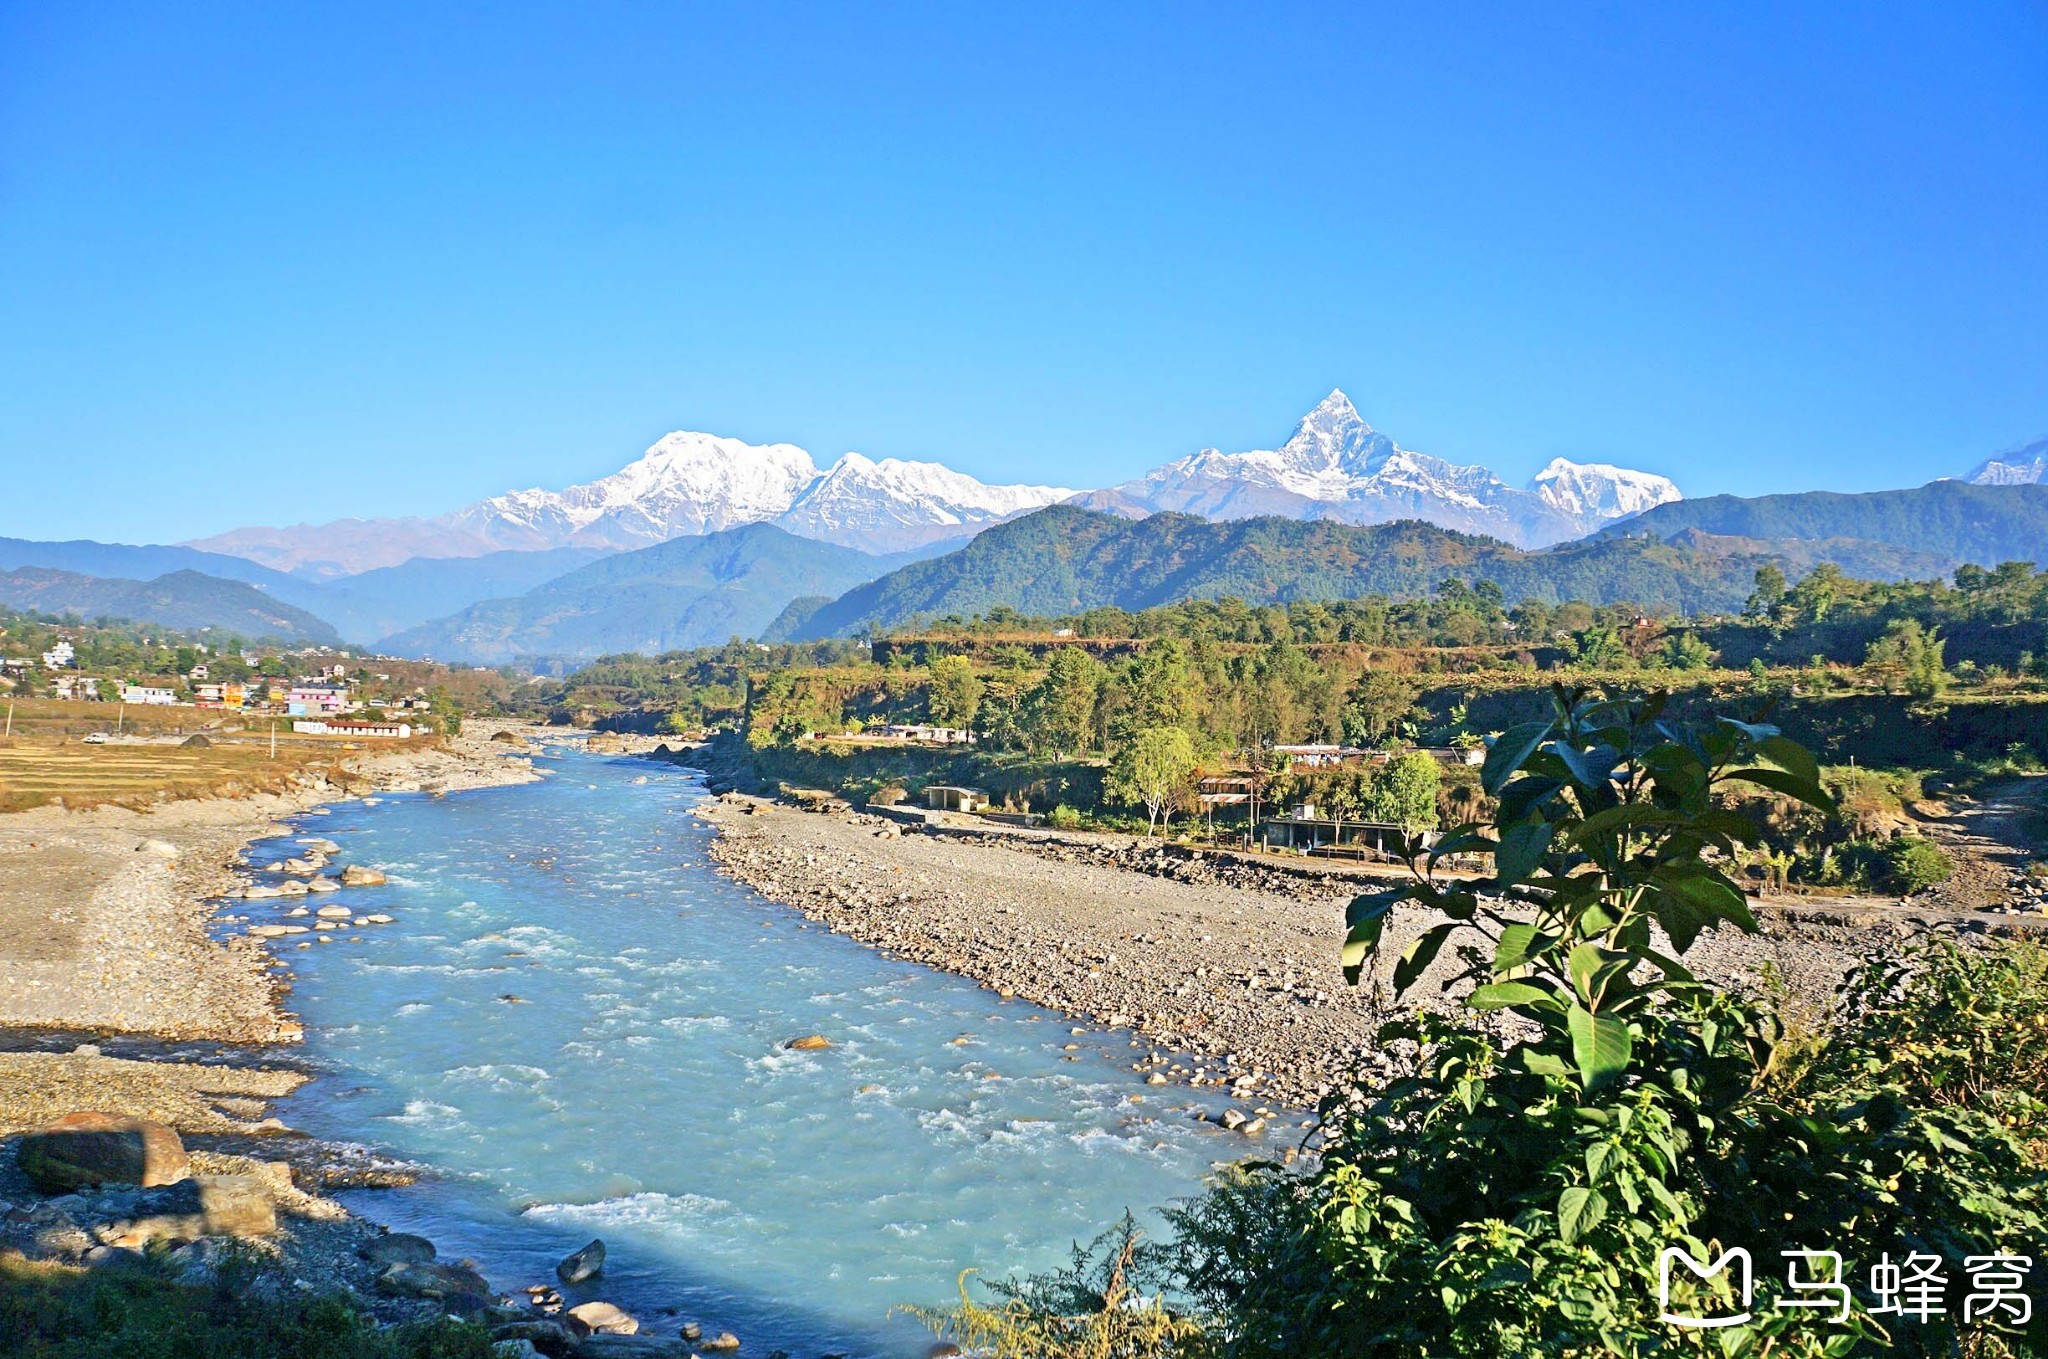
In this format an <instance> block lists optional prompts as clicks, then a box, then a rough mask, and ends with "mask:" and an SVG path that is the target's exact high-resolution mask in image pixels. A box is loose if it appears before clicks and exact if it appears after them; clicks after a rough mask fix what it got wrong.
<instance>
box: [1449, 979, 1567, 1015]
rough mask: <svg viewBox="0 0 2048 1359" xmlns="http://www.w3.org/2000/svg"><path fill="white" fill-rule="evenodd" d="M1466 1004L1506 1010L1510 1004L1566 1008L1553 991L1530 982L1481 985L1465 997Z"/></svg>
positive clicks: (1480, 1008) (1473, 1006)
mask: <svg viewBox="0 0 2048 1359" xmlns="http://www.w3.org/2000/svg"><path fill="white" fill-rule="evenodd" d="M1465 1004H1466V1005H1467V1006H1469V1007H1470V1008H1472V1009H1474V1010H1505V1009H1506V1008H1508V1006H1510V1005H1535V1006H1539V1007H1541V1008H1543V1009H1546V1010H1562V1009H1563V1008H1564V1003H1563V1002H1562V1001H1560V1000H1559V999H1558V998H1557V996H1556V995H1555V994H1554V993H1553V992H1551V991H1549V990H1547V989H1545V988H1544V987H1541V986H1532V985H1530V984H1529V983H1528V982H1494V983H1493V984H1492V985H1490V986H1482V987H1479V988H1478V989H1477V990H1475V991H1473V993H1472V994H1471V995H1469V996H1467V997H1465Z"/></svg>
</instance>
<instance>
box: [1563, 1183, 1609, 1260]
mask: <svg viewBox="0 0 2048 1359" xmlns="http://www.w3.org/2000/svg"><path fill="white" fill-rule="evenodd" d="M1606 1218H1607V1196H1606V1195H1605V1194H1602V1193H1601V1192H1600V1191H1599V1190H1597V1189H1588V1188H1586V1187H1585V1186H1584V1185H1578V1184H1575V1185H1573V1186H1572V1187H1571V1188H1570V1189H1567V1190H1565V1191H1564V1192H1563V1193H1562V1194H1559V1195H1558V1196H1557V1232H1558V1235H1559V1236H1562V1237H1563V1238H1564V1242H1565V1244H1566V1245H1568V1246H1569V1245H1572V1244H1574V1243H1575V1242H1577V1241H1578V1240H1579V1238H1580V1237H1582V1236H1584V1235H1585V1234H1586V1233H1587V1232H1590V1231H1592V1230H1593V1229H1594V1228H1595V1227H1597V1226H1599V1225H1600V1224H1601V1223H1602V1222H1603V1221H1605V1220H1606Z"/></svg>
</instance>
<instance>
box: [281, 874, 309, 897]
mask: <svg viewBox="0 0 2048 1359" xmlns="http://www.w3.org/2000/svg"><path fill="white" fill-rule="evenodd" d="M311 890H312V889H311V888H309V887H307V886H306V884H305V883H303V882H300V881H299V880H298V879H297V878H293V879H292V880H291V881H290V882H281V883H279V884H278V885H277V894H278V895H279V896H281V897H302V896H304V895H306V893H307V892H309V891H311Z"/></svg>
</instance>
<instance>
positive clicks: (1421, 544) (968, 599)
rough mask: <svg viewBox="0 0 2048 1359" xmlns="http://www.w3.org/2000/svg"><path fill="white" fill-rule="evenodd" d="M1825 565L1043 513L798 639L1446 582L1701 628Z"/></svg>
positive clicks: (1416, 533)
mask: <svg viewBox="0 0 2048 1359" xmlns="http://www.w3.org/2000/svg"><path fill="white" fill-rule="evenodd" d="M1821 555H1823V554H1816V553H1815V552H1814V551H1813V550H1812V549H1811V547H1810V546H1807V545H1799V544H1763V543H1754V542H1722V541H1718V540H1715V539H1713V538H1710V537H1707V536H1705V535H1698V534H1695V535H1691V536H1689V537H1688V538H1686V539H1684V540H1681V541H1677V542H1664V541H1660V540H1657V539H1651V538H1643V537H1615V538H1610V539H1598V540H1591V541H1587V542H1581V543H1573V544H1568V545H1566V546H1564V547H1560V548H1553V549H1551V550H1549V551H1545V552H1525V551H1522V550H1520V549H1518V548H1514V547H1510V546H1508V545H1507V544H1506V543H1502V542H1499V541H1497V540H1495V539H1492V538H1481V537H1476V536H1473V535H1471V534H1464V533H1455V532H1452V531H1450V530H1448V529H1440V528H1436V527H1434V526H1432V525H1429V524H1423V523H1419V522H1416V521H1413V520H1404V521H1402V522H1399V523H1393V524H1375V525H1370V526H1366V527H1359V526H1356V525H1351V524H1339V523H1334V522H1330V521H1326V520H1314V521H1306V522H1304V521H1301V520H1294V519H1277V518H1267V519H1239V520H1230V521H1227V522H1222V523H1211V522H1209V521H1207V520H1203V519H1197V518H1194V517H1192V516H1189V515H1181V514H1160V515H1154V516H1152V517H1151V518H1149V519H1141V520H1130V519H1122V518H1117V517H1115V516H1111V515H1106V514H1097V513H1095V512H1093V511H1090V510H1084V509H1080V508H1078V507H1076V506H1072V505H1055V506H1053V507H1051V508H1049V509H1044V510H1040V511H1038V512H1037V513H1035V514H1030V515H1026V516H1024V517H1023V518H1021V519H1015V520H1012V521H1011V522H1009V523H1007V524H1002V525H999V526H997V527H995V528H992V529H989V530H988V531H986V532H984V533H983V534H981V536H979V537H978V538H976V539H975V540H974V541H973V542H972V543H969V544H968V545H967V546H966V547H964V548H962V549H960V550H959V551H957V552H954V553H951V554H949V555H947V556H944V557H938V558H935V559H933V560H930V561H923V562H915V563H912V564H911V565H909V566H905V567H903V568H902V569H900V570H897V571H894V572H891V573H890V574H888V575H886V576H883V577H881V578H880V579H878V580H874V581H870V582H868V583H867V584H864V585H861V586H859V587H857V588H855V589H853V590H851V591H849V592H848V593H847V594H845V595H844V596H842V597H841V598H839V599H836V600H834V601H833V602H832V603H831V604H829V605H826V606H825V607H823V608H821V609H818V610H817V611H816V612H814V613H812V614H811V615H810V617H809V618H808V619H807V620H805V621H804V623H803V625H802V627H801V629H800V630H799V631H798V632H797V633H796V634H795V635H797V636H799V637H833V636H848V635H851V634H854V633H858V632H861V631H863V630H867V629H871V628H890V627H898V626H901V625H904V624H907V623H911V622H913V621H916V620H919V619H930V618H942V617H946V616H948V615H959V616H962V617H965V616H968V615H972V614H976V613H986V612H988V611H989V610H990V609H993V608H996V607H998V606H1007V607H1009V608H1012V609H1015V610H1018V611H1019V612H1022V613H1026V614H1035V615H1043V616H1047V617H1057V616H1061V615H1066V614H1072V613H1077V612H1080V611H1082V610H1085V609H1091V608H1101V607H1106V606H1114V607H1117V608H1123V609H1144V608H1150V607H1153V606H1155V605H1160V604H1169V603H1172V602H1174V601H1175V600H1180V599H1215V598H1219V597H1222V596H1225V595H1231V596H1236V597H1238V598H1242V599H1245V600H1249V601H1252V602H1254V603H1283V604H1284V603H1288V602H1290V601H1293V600H1330V599H1353V598H1358V597H1360V596H1363V595H1385V596H1388V597H1390V598H1395V599H1403V598H1409V599H1412V598H1417V597H1420V596H1422V595H1426V594H1427V593H1428V592H1429V591H1430V590H1431V589H1432V588H1434V587H1435V586H1436V585H1437V584H1438V583H1439V582H1441V581H1442V580H1443V579H1444V577H1446V576H1453V575H1454V576H1458V577H1460V578H1462V579H1464V580H1467V581H1470V582H1473V583H1477V582H1479V581H1491V582H1493V583H1494V584H1496V585H1498V586H1499V587H1500V588H1501V591H1502V593H1503V595H1504V596H1505V597H1506V598H1507V600H1508V601H1509V602H1510V603H1513V602H1516V601H1519V600H1523V599H1535V600H1541V601H1543V602H1545V603H1559V602H1562V601H1564V600H1568V599H1577V600H1583V601H1585V602H1587V603H1590V604H1610V603H1619V602H1628V603H1632V604H1636V605H1640V606H1641V607H1643V608H1646V609H1654V610H1669V611H1675V612H1681V613H1688V614H1692V613H1705V612H1713V611H1723V610H1729V609H1735V608H1739V607H1740V606H1741V604H1742V602H1743V600H1744V599H1745V598H1747V597H1748V594H1749V591H1750V588H1751V582H1752V580H1753V578H1754V576H1755V573H1756V568H1757V567H1758V566H1759V565H1760V564H1762V563H1763V562H1765V561H1777V562H1780V563H1781V564H1784V565H1786V566H1788V568H1790V569H1792V570H1794V571H1797V570H1799V569H1801V568H1804V567H1807V566H1810V565H1812V564H1813V562H1814V561H1815V560H1817V559H1819V557H1820V556H1821ZM1871 555H1872V554H1870V553H1866V552H1858V553H1855V554H1852V556H1853V557H1854V559H1855V565H1856V566H1857V567H1858V568H1859V569H1863V570H1870V569H1871V568H1872V566H1873V565H1874V563H1873V562H1871V561H1870V560H1868V558H1869V557H1870V556H1871ZM1879 555H1882V554H1879ZM1897 561H1898V562H1901V563H1905V564H1906V565H1908V566H1909V567H1910V568H1911V569H1913V570H1918V571H1922V572H1925V573H1927V574H1936V573H1939V572H1940V571H1941V570H1943V567H1944V564H1943V563H1942V562H1941V561H1940V560H1939V559H1937V558H1933V557H1929V556H1924V555H1917V554H1899V555H1898V558H1897ZM1888 574H1897V573H1888Z"/></svg>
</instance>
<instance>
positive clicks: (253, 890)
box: [242, 882, 284, 901]
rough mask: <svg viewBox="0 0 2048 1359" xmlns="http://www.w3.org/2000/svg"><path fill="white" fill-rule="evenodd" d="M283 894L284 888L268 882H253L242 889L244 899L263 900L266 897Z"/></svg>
mask: <svg viewBox="0 0 2048 1359" xmlns="http://www.w3.org/2000/svg"><path fill="white" fill-rule="evenodd" d="M283 895H284V890H283V889H282V888H278V887H272V886H271V885H270V884H268V883H261V882H259V883H251V884H250V885H249V886H247V887H244V888H243V889H242V899H243V900H244V901H262V900H263V899H265V898H266V897H281V896H283Z"/></svg>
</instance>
